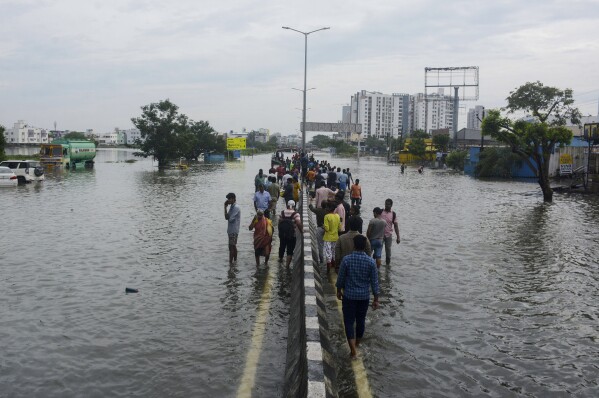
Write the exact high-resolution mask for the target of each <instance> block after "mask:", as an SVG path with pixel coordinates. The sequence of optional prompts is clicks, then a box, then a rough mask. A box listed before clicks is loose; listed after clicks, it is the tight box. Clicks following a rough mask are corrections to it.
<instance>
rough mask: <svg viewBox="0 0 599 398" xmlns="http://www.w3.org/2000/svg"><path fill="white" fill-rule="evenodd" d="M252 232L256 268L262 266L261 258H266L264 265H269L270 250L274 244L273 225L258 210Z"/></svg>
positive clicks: (253, 221)
mask: <svg viewBox="0 0 599 398" xmlns="http://www.w3.org/2000/svg"><path fill="white" fill-rule="evenodd" d="M249 230H250V231H252V230H253V231H254V255H255V256H256V266H259V265H260V257H261V256H264V265H268V259H269V257H270V250H271V244H272V232H273V231H272V223H271V221H270V220H269V219H268V218H266V217H265V216H264V212H263V211H262V210H258V212H257V213H256V216H255V217H254V219H253V220H252V222H251V224H250V227H249Z"/></svg>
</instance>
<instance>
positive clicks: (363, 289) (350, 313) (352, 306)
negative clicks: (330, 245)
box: [336, 235, 379, 358]
mask: <svg viewBox="0 0 599 398" xmlns="http://www.w3.org/2000/svg"><path fill="white" fill-rule="evenodd" d="M366 241H367V239H366V237H365V236H364V235H356V236H355V237H354V252H353V253H351V254H348V255H347V256H345V257H343V260H341V267H340V268H339V275H338V276H337V283H336V286H337V298H338V299H339V300H342V308H343V323H344V324H345V335H346V336H347V343H348V344H349V349H350V356H351V358H355V357H356V356H357V355H358V353H357V351H356V347H358V346H359V345H360V340H361V339H362V337H363V336H364V330H365V329H366V313H367V312H368V303H369V301H370V290H369V289H372V294H374V301H373V302H372V309H375V310H376V309H377V308H379V278H378V271H377V269H376V265H375V263H374V260H373V259H372V258H371V257H368V254H366V253H365V252H364V250H365V249H366ZM354 324H355V325H356V327H355V330H354Z"/></svg>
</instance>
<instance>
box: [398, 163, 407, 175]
mask: <svg viewBox="0 0 599 398" xmlns="http://www.w3.org/2000/svg"><path fill="white" fill-rule="evenodd" d="M399 169H400V170H401V174H403V172H404V170H405V169H406V164H405V163H402V164H401V166H400V167H399Z"/></svg>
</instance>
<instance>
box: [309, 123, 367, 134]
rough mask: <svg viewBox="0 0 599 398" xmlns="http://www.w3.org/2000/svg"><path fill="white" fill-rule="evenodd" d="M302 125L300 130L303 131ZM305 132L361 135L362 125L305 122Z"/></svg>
mask: <svg viewBox="0 0 599 398" xmlns="http://www.w3.org/2000/svg"><path fill="white" fill-rule="evenodd" d="M302 127H303V123H300V130H302V131H304V130H303V128H302ZM305 131H323V132H328V133H358V134H360V133H362V125H361V124H354V123H319V122H306V130H305Z"/></svg>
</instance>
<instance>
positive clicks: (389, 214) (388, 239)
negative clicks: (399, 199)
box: [381, 199, 401, 265]
mask: <svg viewBox="0 0 599 398" xmlns="http://www.w3.org/2000/svg"><path fill="white" fill-rule="evenodd" d="M391 206H393V201H392V200H391V199H386V200H385V210H383V212H382V214H381V218H382V219H383V220H385V222H386V223H387V225H386V226H385V239H384V240H383V243H384V244H385V255H386V257H385V264H387V265H389V264H390V263H391V246H392V245H393V230H395V235H397V239H396V242H397V244H399V242H400V241H401V240H400V238H399V224H398V222H397V214H396V213H395V212H394V211H393V210H391Z"/></svg>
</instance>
